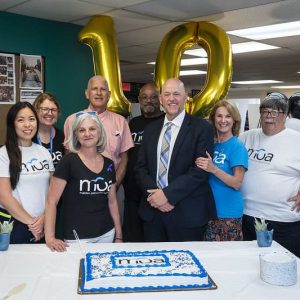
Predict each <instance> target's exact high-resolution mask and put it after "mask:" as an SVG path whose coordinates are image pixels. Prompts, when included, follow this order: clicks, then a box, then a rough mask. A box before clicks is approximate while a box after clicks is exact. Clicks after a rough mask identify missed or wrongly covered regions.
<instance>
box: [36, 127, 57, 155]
mask: <svg viewBox="0 0 300 300" xmlns="http://www.w3.org/2000/svg"><path fill="white" fill-rule="evenodd" d="M36 137H37V141H38V143H39V145H41V146H43V144H42V140H41V137H40V135H39V133H38V134H37V136H36ZM47 150H48V151H49V152H50V154H52V150H53V137H52V128H50V148H47Z"/></svg>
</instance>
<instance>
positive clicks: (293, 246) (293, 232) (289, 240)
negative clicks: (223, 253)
mask: <svg viewBox="0 0 300 300" xmlns="http://www.w3.org/2000/svg"><path fill="white" fill-rule="evenodd" d="M266 222H267V223H268V230H271V229H274V233H273V239H274V240H275V241H276V242H277V243H279V244H280V245H282V246H283V247H285V248H286V249H288V250H289V251H291V252H292V253H294V254H295V255H297V256H298V257H300V221H297V222H278V221H270V220H266ZM242 228H243V236H244V241H252V240H256V233H255V228H254V217H251V216H248V215H243V225H242Z"/></svg>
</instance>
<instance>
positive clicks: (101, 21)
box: [79, 16, 131, 116]
mask: <svg viewBox="0 0 300 300" xmlns="http://www.w3.org/2000/svg"><path fill="white" fill-rule="evenodd" d="M115 37H116V34H115V29H114V23H113V20H112V18H111V17H109V16H95V17H93V18H92V19H91V20H90V21H89V22H88V24H87V25H86V26H85V27H84V28H83V29H82V30H81V31H80V32H79V41H80V42H83V43H85V44H86V45H88V46H89V47H90V48H91V50H92V54H93V62H94V71H95V74H97V75H102V76H104V77H105V78H106V79H107V82H108V85H109V89H110V91H111V97H110V100H109V102H108V106H107V107H108V109H109V110H111V111H114V112H116V113H119V114H121V115H123V116H128V115H129V111H130V105H131V103H130V102H129V101H128V100H127V98H126V97H125V95H124V93H123V90H122V84H121V82H122V81H121V74H120V62H119V53H118V48H117V42H116V38H115Z"/></svg>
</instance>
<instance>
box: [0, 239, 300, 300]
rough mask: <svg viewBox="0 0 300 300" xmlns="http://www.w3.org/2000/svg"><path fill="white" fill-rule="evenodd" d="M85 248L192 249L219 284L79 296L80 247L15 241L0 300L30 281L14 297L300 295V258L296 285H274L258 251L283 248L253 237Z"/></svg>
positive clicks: (2, 259) (2, 257) (4, 260)
mask: <svg viewBox="0 0 300 300" xmlns="http://www.w3.org/2000/svg"><path fill="white" fill-rule="evenodd" d="M83 247H84V250H85V251H114V250H116V251H120V250H125V251H144V250H163V249H165V250H171V249H178V250H179V249H184V250H191V251H193V252H194V254H195V255H196V256H197V257H198V258H199V259H200V262H201V263H202V265H203V266H204V267H205V269H206V270H207V272H208V273H209V275H210V276H211V277H212V279H213V280H214V281H215V283H216V284H217V286H218V288H217V289H216V290H200V291H177V292H176V291H171V292H154V293H153V292H151V293H149V292H148V293H147V292H144V293H129V294H128V293H125V294H98V295H96V296H95V295H78V294H77V280H78V269H79V260H80V258H81V252H80V248H79V247H78V245H77V244H72V245H71V246H70V247H69V248H68V251H67V252H64V253H57V252H51V251H50V250H49V249H48V248H47V247H46V245H43V244H39V245H10V247H9V249H8V251H6V252H0V300H2V298H3V297H5V295H6V294H7V293H8V291H9V290H10V289H12V288H13V287H15V286H18V285H20V284H22V283H25V284H26V286H25V288H24V289H23V290H22V291H21V292H20V293H18V294H16V295H14V296H12V297H11V298H8V299H12V300H41V299H42V300H54V299H55V300H60V299H62V300H73V299H78V300H79V299H80V300H85V299H97V300H99V299H100V300H101V299H103V300H104V299H105V300H111V299H113V300H122V299H131V300H144V299H145V300H148V299H149V300H150V299H151V300H153V299H155V300H169V299H172V300H179V299H180V300H182V299H185V300H187V299H188V300H190V299H192V300H194V299H195V300H201V299H209V300H221V299H222V300H226V299H230V300H231V299H239V300H250V299H251V300H269V299H272V300H285V299H288V300H299V299H300V277H299V274H300V270H299V268H300V264H299V262H300V260H299V259H297V264H298V281H297V284H296V285H294V286H290V287H280V286H273V285H270V284H267V283H265V282H264V281H262V280H261V279H260V276H259V254H260V253H266V252H269V251H273V250H276V249H283V248H282V247H281V246H280V245H279V244H277V243H276V242H273V244H272V246H271V247H270V248H259V247H258V246H257V244H256V241H252V242H185V243H140V244H138V243H126V244H84V245H83Z"/></svg>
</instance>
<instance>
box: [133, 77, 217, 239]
mask: <svg viewBox="0 0 300 300" xmlns="http://www.w3.org/2000/svg"><path fill="white" fill-rule="evenodd" d="M187 99H188V95H187V93H186V91H185V87H184V84H183V82H181V81H180V80H178V79H174V78H171V79H168V80H167V81H166V82H165V83H164V85H163V86H162V92H161V94H160V103H161V104H162V106H163V107H164V109H165V112H166V115H165V118H164V119H161V120H158V121H155V122H153V123H151V124H149V125H148V126H147V128H146V129H145V132H144V138H143V142H142V146H141V149H140V153H139V157H138V161H137V164H136V176H137V181H138V183H139V185H140V187H141V188H142V191H143V193H144V197H143V199H142V201H141V205H140V209H139V213H140V216H141V218H142V220H143V222H144V223H143V226H144V235H145V241H146V242H167V241H170V242H175V241H201V240H203V236H204V232H205V229H206V225H207V222H208V220H210V219H213V218H215V217H216V210H215V204H214V199H213V195H212V192H211V189H210V186H209V183H208V173H207V172H205V171H203V170H201V169H199V168H197V166H196V165H195V159H196V158H197V157H199V156H203V155H204V156H205V155H206V154H205V152H206V151H208V152H209V153H210V154H211V155H212V149H213V129H212V126H211V125H210V124H209V123H208V122H207V121H205V120H202V119H200V118H196V117H193V116H191V115H189V114H187V113H186V112H185V110H184V104H185V102H186V101H187ZM170 122H172V125H171V126H169V123H170ZM167 127H171V129H170V131H171V134H170V135H171V137H170V140H169V145H168V152H169V159H168V162H167V163H166V165H167V166H166V172H167V173H166V175H167V176H166V180H165V181H166V182H165V185H164V184H163V185H162V184H161V181H160V173H161V165H160V160H161V151H162V148H164V147H165V146H163V145H164V144H165V142H164V139H165V135H166V134H165V132H166V130H169V129H167Z"/></svg>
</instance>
